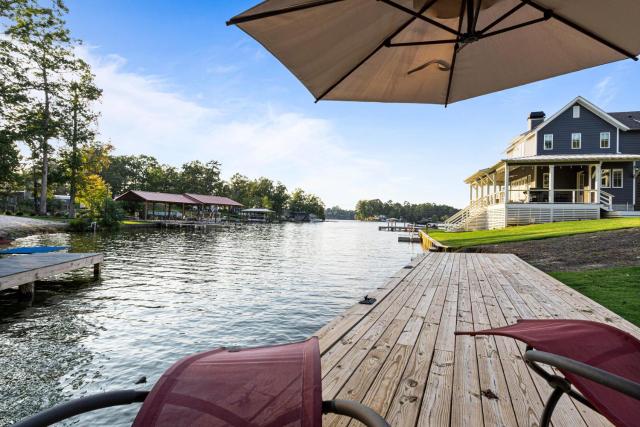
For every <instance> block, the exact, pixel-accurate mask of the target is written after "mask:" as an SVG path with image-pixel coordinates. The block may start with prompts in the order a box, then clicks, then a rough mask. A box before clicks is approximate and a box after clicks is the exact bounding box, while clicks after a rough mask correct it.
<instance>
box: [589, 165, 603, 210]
mask: <svg viewBox="0 0 640 427" xmlns="http://www.w3.org/2000/svg"><path fill="white" fill-rule="evenodd" d="M601 185H602V162H601V163H598V164H597V165H596V182H595V190H596V199H595V200H594V201H593V202H592V203H600V186H601ZM589 201H590V202H591V199H589Z"/></svg>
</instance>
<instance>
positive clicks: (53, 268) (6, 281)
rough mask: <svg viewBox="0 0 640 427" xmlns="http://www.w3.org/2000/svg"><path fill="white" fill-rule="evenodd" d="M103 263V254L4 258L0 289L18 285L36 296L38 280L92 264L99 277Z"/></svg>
mask: <svg viewBox="0 0 640 427" xmlns="http://www.w3.org/2000/svg"><path fill="white" fill-rule="evenodd" d="M103 262H104V255H102V254H100V253H46V254H33V255H14V256H10V257H7V258H2V259H0V291H2V290H5V289H9V288H15V287H17V288H19V289H20V292H21V293H22V294H25V295H29V294H30V295H33V293H34V282H35V281H36V280H42V279H44V278H47V277H49V276H54V275H56V274H62V273H67V272H69V271H73V270H77V269H79V268H84V267H92V266H93V275H94V278H96V279H97V278H98V277H99V276H100V266H101V264H102V263H103Z"/></svg>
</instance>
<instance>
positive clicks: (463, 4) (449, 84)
mask: <svg viewBox="0 0 640 427" xmlns="http://www.w3.org/2000/svg"><path fill="white" fill-rule="evenodd" d="M464 6H465V2H460V18H459V21H458V33H460V30H461V29H462V17H463V16H464ZM459 40H460V36H458V41H459ZM458 41H456V44H455V45H453V58H451V67H450V68H449V82H448V83H447V97H446V98H445V100H444V108H447V105H449V95H450V94H451V84H452V83H453V70H454V69H455V67H456V57H457V56H458Z"/></svg>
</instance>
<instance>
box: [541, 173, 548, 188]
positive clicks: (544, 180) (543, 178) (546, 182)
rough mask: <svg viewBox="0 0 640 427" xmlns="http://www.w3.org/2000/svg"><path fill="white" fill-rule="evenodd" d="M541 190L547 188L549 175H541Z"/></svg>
mask: <svg viewBox="0 0 640 427" xmlns="http://www.w3.org/2000/svg"><path fill="white" fill-rule="evenodd" d="M542 188H549V174H548V173H543V174H542Z"/></svg>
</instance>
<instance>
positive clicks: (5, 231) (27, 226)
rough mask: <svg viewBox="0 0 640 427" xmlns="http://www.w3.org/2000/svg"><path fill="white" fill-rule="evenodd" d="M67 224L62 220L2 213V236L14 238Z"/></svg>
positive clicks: (0, 224)
mask: <svg viewBox="0 0 640 427" xmlns="http://www.w3.org/2000/svg"><path fill="white" fill-rule="evenodd" d="M66 226H67V224H66V223H64V222H60V221H46V220H42V219H34V218H26V217H21V216H9V215H0V238H2V239H12V238H16V237H21V236H28V235H30V234H36V233H43V232H55V231H60V230H62V229H64V228H65V227H66Z"/></svg>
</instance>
